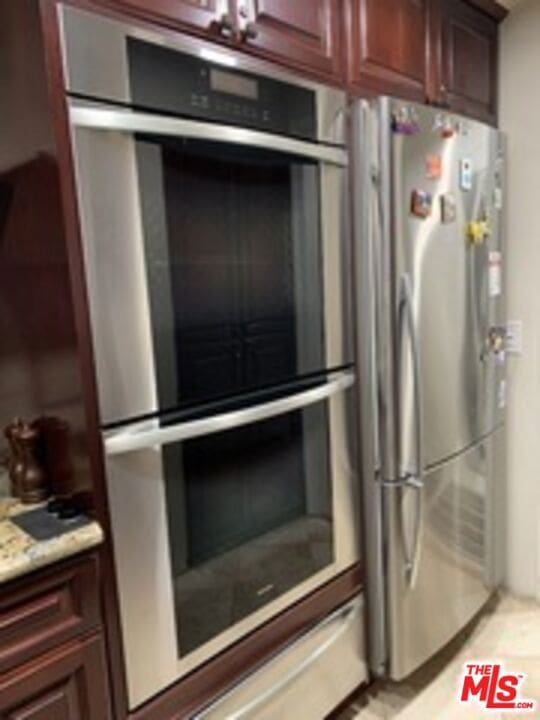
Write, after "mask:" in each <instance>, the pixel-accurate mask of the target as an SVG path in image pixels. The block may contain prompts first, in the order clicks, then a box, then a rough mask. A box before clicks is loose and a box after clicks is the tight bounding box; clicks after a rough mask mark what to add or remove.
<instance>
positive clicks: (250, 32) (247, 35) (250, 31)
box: [242, 22, 259, 40]
mask: <svg viewBox="0 0 540 720" xmlns="http://www.w3.org/2000/svg"><path fill="white" fill-rule="evenodd" d="M258 34H259V29H258V28H257V25H256V24H255V23H254V22H248V23H246V26H245V28H244V30H243V31H242V36H243V38H244V40H255V38H256V37H257V35H258Z"/></svg>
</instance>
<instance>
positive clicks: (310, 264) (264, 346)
mask: <svg viewBox="0 0 540 720" xmlns="http://www.w3.org/2000/svg"><path fill="white" fill-rule="evenodd" d="M73 112H75V118H76V119H77V118H78V120H79V122H80V123H83V126H80V125H79V126H76V129H75V132H74V147H75V156H76V161H77V169H78V184H79V197H80V204H81V209H82V215H83V226H84V227H83V229H84V232H83V241H84V250H85V261H86V271H87V277H88V285H89V295H90V305H91V314H92V324H93V335H94V346H95V354H96V363H97V370H98V383H99V391H100V405H101V416H102V421H103V423H104V424H105V425H107V426H109V427H110V426H113V425H114V424H116V423H122V422H125V421H126V419H134V418H143V417H147V416H148V415H150V414H152V413H156V412H168V411H172V410H178V409H186V408H189V407H193V406H197V405H200V404H201V403H206V402H209V401H215V400H217V399H221V398H223V399H226V398H230V397H237V396H241V395H246V394H249V393H252V392H254V391H259V390H261V389H263V390H264V389H267V388H271V387H274V386H277V385H280V384H284V383H291V382H294V381H295V380H300V381H305V380H309V378H310V377H316V376H317V375H318V374H320V373H321V372H324V371H328V370H335V369H339V368H342V367H345V366H346V365H347V364H348V363H349V362H350V360H351V357H350V348H349V347H346V343H345V332H344V323H345V320H344V303H345V297H346V294H347V291H346V288H344V287H343V280H342V278H343V277H345V276H346V273H341V264H342V263H343V262H344V260H343V257H342V253H343V246H342V243H341V234H342V227H341V222H342V221H341V217H342V215H341V213H342V208H343V205H344V199H345V193H344V187H343V183H344V176H345V169H344V167H343V166H342V165H340V162H339V161H337V162H328V161H326V160H325V159H324V153H325V152H326V153H327V154H329V155H332V154H333V155H336V156H337V157H338V158H339V157H340V156H341V155H343V151H341V150H339V149H332V148H326V146H318V145H316V144H314V143H305V142H302V141H295V140H288V139H287V138H280V137H278V136H271V135H266V134H264V133H257V132H255V131H248V130H242V129H239V128H224V127H222V126H212V125H209V124H208V123H198V122H193V121H185V120H180V119H176V118H173V119H168V118H162V117H161V116H158V117H155V116H147V115H144V114H140V113H129V112H127V111H126V112H123V111H120V110H117V111H111V113H109V115H108V114H107V110H103V109H99V110H96V109H95V108H93V109H90V110H88V109H86V110H85V109H84V108H83V109H82V110H81V108H78V109H77V108H76V109H75V111H73V109H72V114H73ZM85 113H86V114H85ZM110 115H112V116H113V118H114V119H115V120H117V119H118V123H119V124H120V125H122V123H123V127H122V128H121V130H118V131H115V130H114V129H112V128H113V126H114V122H111V120H110ZM81 117H82V120H81V119H80V118H81ZM88 117H90V121H89V124H91V123H94V126H92V127H88V128H87V127H85V126H84V122H85V121H86V119H87V118H88ZM100 122H102V123H107V122H108V123H109V126H106V127H95V125H96V123H97V124H99V123H100ZM131 126H133V127H134V128H135V130H138V131H137V132H135V131H130V132H126V131H125V129H124V127H131ZM146 127H149V128H150V131H147V132H144V131H143V130H144V129H145V128H146ZM176 133H179V134H176ZM182 133H184V134H182ZM186 135H188V136H186ZM206 136H208V137H206ZM261 136H262V140H261ZM283 144H285V147H284V148H282V147H281V146H282V145H283Z"/></svg>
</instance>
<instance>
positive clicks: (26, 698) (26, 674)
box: [0, 633, 111, 720]
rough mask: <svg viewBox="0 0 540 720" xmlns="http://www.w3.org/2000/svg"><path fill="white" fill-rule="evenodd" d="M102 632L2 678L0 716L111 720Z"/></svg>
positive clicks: (4, 719) (37, 719)
mask: <svg viewBox="0 0 540 720" xmlns="http://www.w3.org/2000/svg"><path fill="white" fill-rule="evenodd" d="M106 672H107V666H106V662H105V647H104V643H103V638H102V637H101V634H100V633H97V634H95V635H92V636H90V637H87V638H86V639H85V640H81V641H80V640H75V641H73V642H71V643H68V644H67V645H63V646H62V647H61V648H58V649H56V650H53V651H52V652H50V653H47V654H46V655H43V656H41V657H40V658H39V660H37V661H34V662H31V663H28V664H27V665H24V666H22V667H20V668H18V669H17V670H16V671H15V672H11V673H9V674H8V675H5V676H3V677H0V718H2V720H110V718H111V713H110V697H109V689H108V683H107V674H106Z"/></svg>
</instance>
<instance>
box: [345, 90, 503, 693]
mask: <svg viewBox="0 0 540 720" xmlns="http://www.w3.org/2000/svg"><path fill="white" fill-rule="evenodd" d="M353 138H354V170H353V176H354V178H353V205H354V223H355V267H356V279H357V282H356V285H357V298H356V302H357V310H358V313H357V317H358V322H357V347H358V357H359V366H360V371H361V383H360V388H359V392H360V407H361V420H362V451H363V467H364V510H365V530H366V531H365V543H366V550H367V595H368V608H369V622H368V629H369V644H370V663H371V669H372V672H373V673H375V674H388V675H389V676H391V677H392V678H394V679H396V680H399V679H401V678H404V677H406V676H408V675H409V674H411V673H412V672H413V671H414V670H415V669H416V668H418V667H419V666H420V665H422V663H424V662H425V661H426V660H427V659H428V658H430V657H431V656H432V655H433V654H435V653H436V652H437V651H438V650H439V649H440V648H441V647H442V646H443V645H445V644H446V643H447V642H448V641H449V640H450V639H451V638H452V637H453V636H455V635H456V633H457V632H458V631H459V630H460V629H461V628H463V627H464V626H465V625H466V624H467V622H468V621H469V620H470V619H471V618H473V616H474V615H475V614H476V613H477V612H478V611H479V610H480V609H481V608H482V606H483V605H484V604H485V602H486V601H487V599H488V598H489V597H490V595H491V593H492V592H493V590H494V588H495V587H496V585H497V583H498V576H499V572H500V570H499V568H500V564H501V552H500V549H499V545H500V541H501V537H502V532H503V529H502V526H501V524H500V521H499V516H500V511H501V506H502V503H503V502H504V498H503V494H504V486H503V482H504V442H503V437H504V407H505V403H506V399H505V395H506V381H505V315H504V284H503V277H504V249H503V231H502V228H503V215H504V204H505V192H504V166H505V150H504V138H503V137H502V136H501V134H500V133H498V132H497V131H496V130H495V129H493V128H491V127H488V126H486V125H483V124H480V123H478V122H474V121H472V120H469V119H466V118H463V117H460V116H456V115H453V114H452V113H450V112H448V111H443V110H437V109H433V108H428V107H424V106H420V105H414V104H410V103H406V102H403V101H399V100H393V99H390V98H379V99H377V100H373V101H358V102H357V103H356V105H355V107H354V121H353Z"/></svg>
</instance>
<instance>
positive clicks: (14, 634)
mask: <svg viewBox="0 0 540 720" xmlns="http://www.w3.org/2000/svg"><path fill="white" fill-rule="evenodd" d="M99 624H100V613H99V596H98V566H97V559H96V557H95V556H91V557H89V558H86V559H83V560H78V561H76V562H71V563H68V565H67V566H64V567H63V568H62V569H61V570H59V571H55V570H53V571H52V572H51V571H50V570H47V571H46V572H45V574H43V573H42V574H38V575H31V576H30V577H24V578H21V580H20V581H18V582H15V583H12V584H10V585H9V586H8V587H7V588H6V589H4V590H3V592H2V596H1V598H0V672H7V671H9V670H11V669H12V668H14V667H16V666H18V665H21V664H23V663H25V662H27V661H29V660H31V659H33V658H35V657H37V656H39V655H40V654H41V653H44V652H46V651H48V650H50V649H51V648H54V647H56V646H58V645H60V644H62V643H64V642H67V641H68V640H71V639H72V638H74V637H77V636H79V635H81V634H83V633H86V632H88V631H89V630H91V629H93V628H97V627H98V626H99Z"/></svg>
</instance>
